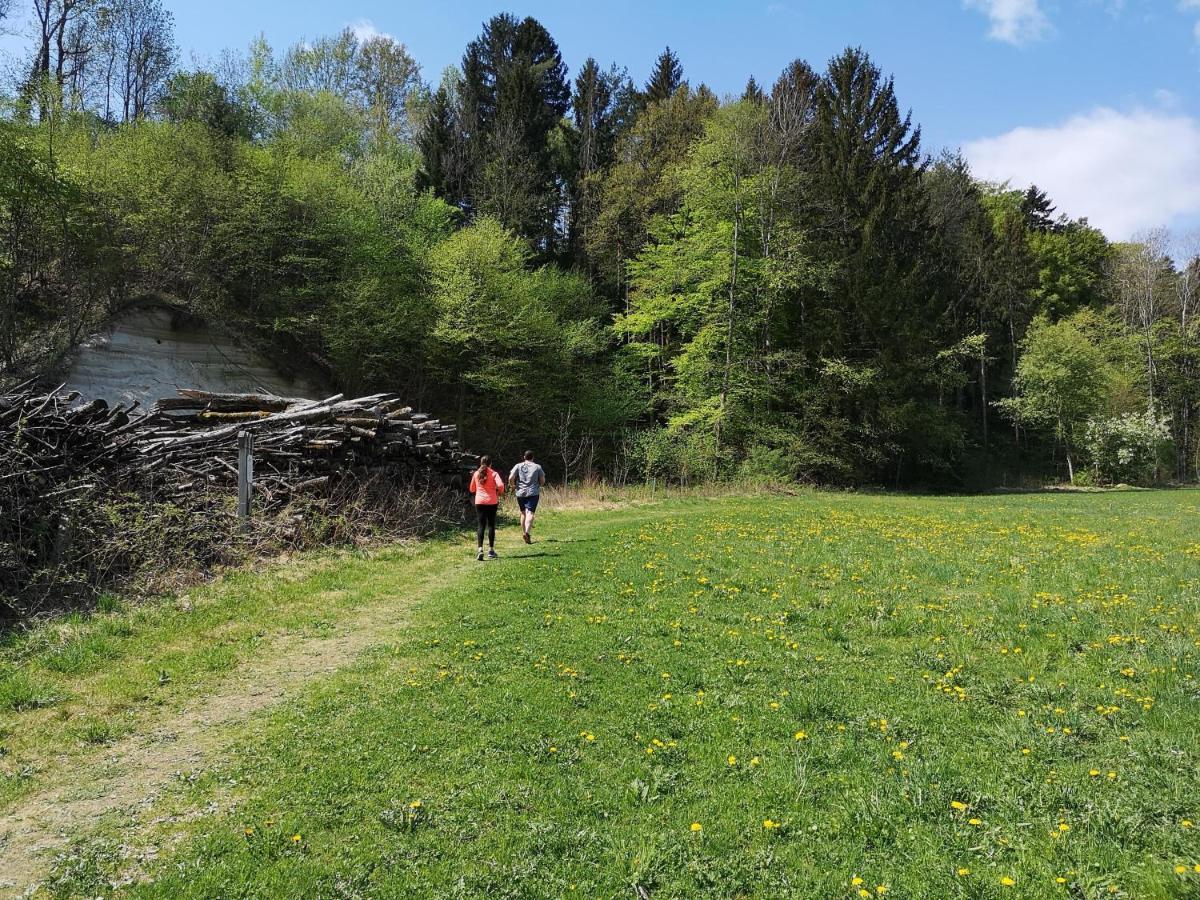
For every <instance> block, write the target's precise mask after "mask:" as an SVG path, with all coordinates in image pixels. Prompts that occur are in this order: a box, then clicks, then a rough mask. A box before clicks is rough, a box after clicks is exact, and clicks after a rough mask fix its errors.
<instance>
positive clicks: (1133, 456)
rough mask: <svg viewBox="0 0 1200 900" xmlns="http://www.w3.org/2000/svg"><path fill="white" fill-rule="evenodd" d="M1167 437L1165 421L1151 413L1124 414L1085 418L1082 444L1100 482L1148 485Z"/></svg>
mask: <svg viewBox="0 0 1200 900" xmlns="http://www.w3.org/2000/svg"><path fill="white" fill-rule="evenodd" d="M1170 438H1171V431H1170V428H1169V427H1168V422H1167V420H1166V419H1163V418H1161V417H1159V416H1158V415H1157V414H1155V413H1154V412H1144V413H1125V414H1124V415H1120V416H1110V417H1107V418H1100V419H1092V420H1091V421H1089V422H1088V424H1087V430H1086V432H1085V435H1084V445H1085V447H1086V449H1087V453H1088V456H1089V457H1091V460H1092V466H1093V468H1094V470H1095V473H1096V476H1097V478H1098V479H1100V480H1101V481H1104V482H1107V483H1109V484H1113V483H1116V482H1126V483H1132V484H1149V483H1153V482H1154V481H1155V480H1156V476H1157V474H1158V464H1159V460H1160V458H1161V457H1162V452H1163V449H1164V447H1165V446H1166V445H1167V444H1168V443H1169V442H1170Z"/></svg>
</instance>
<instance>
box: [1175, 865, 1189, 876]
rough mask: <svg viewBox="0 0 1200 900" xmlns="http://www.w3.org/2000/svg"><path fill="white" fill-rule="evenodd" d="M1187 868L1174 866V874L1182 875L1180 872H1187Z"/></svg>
mask: <svg viewBox="0 0 1200 900" xmlns="http://www.w3.org/2000/svg"><path fill="white" fill-rule="evenodd" d="M1187 870H1188V868H1187V866H1176V867H1175V874H1176V875H1182V874H1184V873H1185V872H1187Z"/></svg>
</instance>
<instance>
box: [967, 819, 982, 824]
mask: <svg viewBox="0 0 1200 900" xmlns="http://www.w3.org/2000/svg"><path fill="white" fill-rule="evenodd" d="M967 824H968V825H982V824H983V819H967Z"/></svg>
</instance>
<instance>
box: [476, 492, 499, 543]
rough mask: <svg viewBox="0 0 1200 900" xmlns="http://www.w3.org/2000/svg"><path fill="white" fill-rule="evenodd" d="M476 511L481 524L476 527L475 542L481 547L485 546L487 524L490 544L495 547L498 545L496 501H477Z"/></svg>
mask: <svg viewBox="0 0 1200 900" xmlns="http://www.w3.org/2000/svg"><path fill="white" fill-rule="evenodd" d="M475 512H476V513H477V514H478V515H479V525H478V526H476V528H475V544H476V545H477V546H479V547H482V546H483V529H484V526H487V533H488V546H489V547H491V548H495V546H496V504H495V503H477V504H476V505H475Z"/></svg>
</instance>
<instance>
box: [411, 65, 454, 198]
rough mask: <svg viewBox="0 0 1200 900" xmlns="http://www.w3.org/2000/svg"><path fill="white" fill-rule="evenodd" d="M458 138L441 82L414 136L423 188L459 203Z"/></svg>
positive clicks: (452, 115)
mask: <svg viewBox="0 0 1200 900" xmlns="http://www.w3.org/2000/svg"><path fill="white" fill-rule="evenodd" d="M457 139H458V132H457V128H456V123H455V115H454V108H453V106H452V105H451V102H450V96H449V93H448V91H447V90H446V86H445V85H440V86H439V87H438V89H437V90H436V91H434V92H433V97H432V98H430V102H429V111H428V113H427V114H426V118H425V124H424V127H423V128H422V129H421V131H420V133H419V134H418V135H417V150H418V151H420V153H421V182H422V186H423V187H429V188H432V189H433V192H434V193H435V194H436V195H437V196H439V197H441V198H442V199H443V200H446V201H448V202H450V203H455V204H457V203H460V202H461V201H462V199H463V198H462V197H459V196H456V194H457V193H458V192H457V190H456V187H457V185H456V184H455V180H456V179H455V178H454V171H453V169H454V164H453V157H454V144H455V142H456V141H457Z"/></svg>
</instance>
